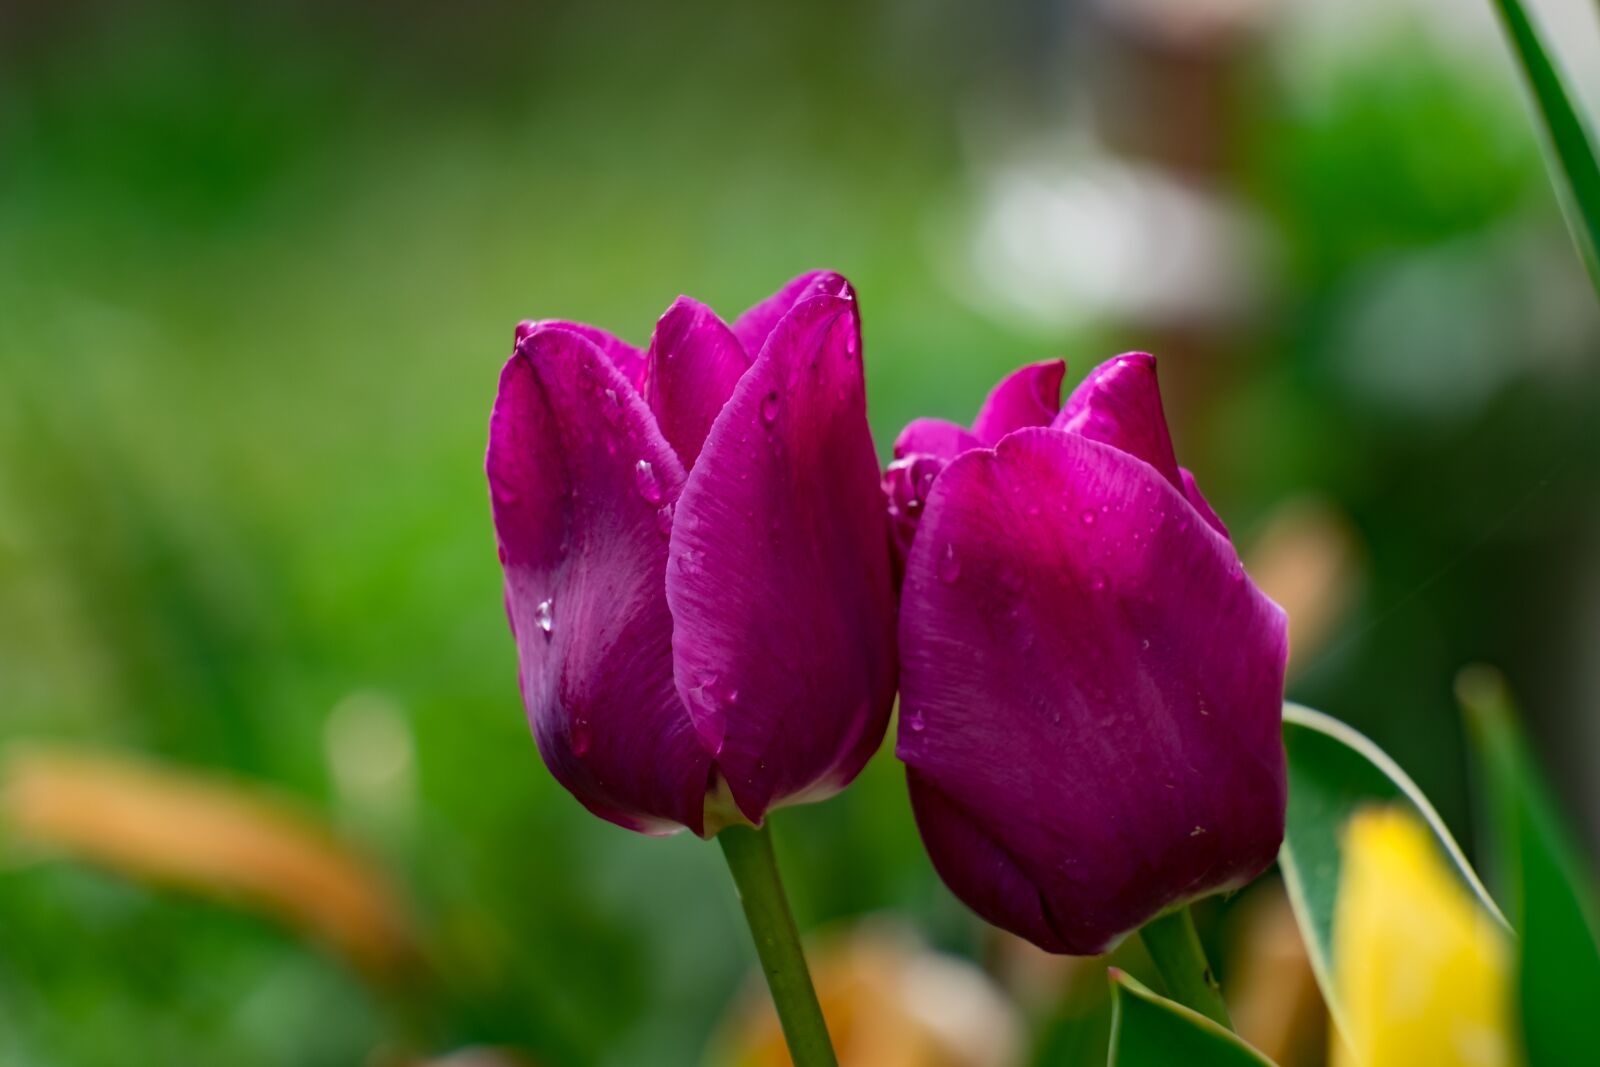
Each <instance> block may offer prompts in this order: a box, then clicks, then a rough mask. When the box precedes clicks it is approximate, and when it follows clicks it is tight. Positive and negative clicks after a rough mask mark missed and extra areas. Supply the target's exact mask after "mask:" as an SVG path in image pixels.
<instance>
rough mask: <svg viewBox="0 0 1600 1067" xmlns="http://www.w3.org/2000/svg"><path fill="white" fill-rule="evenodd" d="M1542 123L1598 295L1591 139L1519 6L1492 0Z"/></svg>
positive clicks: (1597, 170)
mask: <svg viewBox="0 0 1600 1067" xmlns="http://www.w3.org/2000/svg"><path fill="white" fill-rule="evenodd" d="M1495 7H1496V9H1497V10H1498V11H1499V13H1500V21H1501V24H1502V25H1503V26H1504V27H1505V31H1506V36H1507V37H1509V38H1510V39H1511V45H1512V48H1513V49H1514V50H1515V51H1516V54H1517V61H1518V64H1519V65H1520V66H1521V68H1522V74H1523V77H1524V78H1525V79H1526V81H1527V83H1528V89H1529V91H1530V92H1531V93H1532V94H1533V100H1534V104H1535V105H1536V106H1537V107H1538V109H1539V117H1540V119H1541V120H1542V122H1541V125H1542V131H1543V135H1544V136H1543V141H1544V143H1545V152H1546V155H1547V157H1548V160H1547V165H1548V166H1549V168H1550V172H1551V174H1550V177H1551V181H1553V182H1554V183H1555V186H1556V193H1557V196H1558V197H1559V199H1560V200H1561V208H1562V212H1563V213H1564V214H1565V215H1566V217H1567V227H1568V228H1569V229H1570V230H1571V231H1572V238H1573V240H1574V241H1575V242H1576V243H1577V246H1578V255H1579V256H1580V257H1582V259H1583V265H1584V269H1585V270H1587V271H1588V273H1589V280H1590V282H1591V283H1593V285H1594V286H1595V289H1596V292H1597V294H1600V251H1597V250H1600V165H1597V164H1596V162H1595V149H1594V139H1593V137H1591V136H1590V134H1589V129H1588V127H1587V125H1586V123H1585V122H1584V119H1583V117H1582V116H1581V115H1580V114H1579V113H1578V111H1577V109H1576V108H1575V107H1574V106H1573V103H1572V98H1571V97H1570V96H1569V95H1568V93H1567V90H1566V86H1565V84H1564V82H1563V79H1562V76H1561V74H1560V72H1559V71H1558V70H1557V69H1556V66H1555V63H1554V62H1553V61H1552V60H1551V58H1550V53H1549V52H1548V51H1547V50H1546V49H1545V47H1544V43H1543V42H1542V41H1541V39H1540V36H1539V31H1538V30H1537V29H1536V28H1535V27H1534V25H1533V21H1532V20H1531V19H1530V18H1529V17H1528V12H1527V9H1526V8H1524V7H1523V5H1522V2H1521V0H1495Z"/></svg>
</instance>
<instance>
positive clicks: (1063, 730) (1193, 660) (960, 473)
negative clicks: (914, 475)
mask: <svg viewBox="0 0 1600 1067" xmlns="http://www.w3.org/2000/svg"><path fill="white" fill-rule="evenodd" d="M1063 371H1064V367H1063V365H1062V364H1061V363H1059V362H1056V363H1048V364H1039V365H1036V366H1033V367H1026V368H1024V369H1022V370H1021V371H1018V372H1017V373H1015V374H1013V375H1012V376H1011V377H1009V378H1007V379H1006V380H1005V381H1004V382H1002V383H1001V384H1000V386H999V387H998V388H996V390H995V391H994V393H993V394H991V396H990V398H989V400H988V402H987V403H986V404H985V405H984V408H983V411H982V412H981V413H980V414H979V416H978V419H977V420H976V422H974V424H973V426H972V429H971V430H966V429H964V428H962V427H959V426H955V425H953V424H950V423H943V422H938V421H935V420H919V421H917V422H914V423H912V424H911V425H910V426H908V427H907V428H906V430H905V432H904V433H903V434H902V435H901V438H900V441H899V442H898V443H897V445H896V449H895V452H896V455H897V457H899V458H900V461H901V462H904V461H906V460H908V459H912V458H913V457H919V456H920V457H928V459H929V460H930V461H931V462H935V463H938V464H942V469H941V471H940V473H939V474H938V476H937V477H936V478H934V479H933V480H932V482H931V485H930V486H929V487H928V491H927V493H926V494H925V495H924V496H922V497H921V498H920V504H919V508H918V509H916V510H920V517H919V518H918V519H917V521H916V523H915V536H914V539H913V541H912V545H911V551H910V554H909V557H908V558H907V560H906V564H905V568H906V569H905V583H904V588H903V590H902V599H901V615H900V648H901V655H902V664H903V670H902V676H901V718H900V730H899V741H898V745H897V748H896V752H897V754H898V755H899V757H900V759H901V760H903V761H904V762H905V764H906V768H907V778H908V781H909V784H910V790H911V800H912V806H913V808H914V810H915V813H916V817H917V824H918V828H919V829H920V831H921V833H922V838H923V841H924V843H925V844H926V846H927V849H928V852H929V855H930V856H931V858H932V860H933V863H934V866H935V868H936V869H937V870H938V871H939V873H940V875H941V876H942V877H943V878H944V880H945V882H946V883H947V884H948V885H949V886H950V888H951V889H952V890H953V891H954V892H955V894H956V895H957V896H959V897H960V898H961V899H962V900H964V901H965V902H966V903H967V904H968V905H969V906H971V907H972V908H973V909H974V910H975V911H977V912H978V913H979V914H980V915H982V916H983V917H984V918H986V919H988V920H989V921H991V922H993V923H995V924H996V925H998V926H1001V927H1003V928H1005V929H1007V930H1010V931H1012V932H1014V933H1016V934H1019V935H1021V936H1023V937H1026V938H1027V939H1029V940H1031V941H1033V942H1034V943H1035V944H1037V945H1039V946H1041V947H1042V948H1045V949H1048V950H1051V951H1054V952H1068V953H1074V954H1084V955H1087V954H1094V953H1099V952H1102V951H1105V950H1107V949H1108V948H1110V947H1111V946H1113V945H1115V944H1116V943H1117V941H1119V940H1120V939H1121V938H1122V937H1123V936H1125V935H1126V934H1127V933H1129V932H1131V931H1133V930H1135V929H1137V928H1138V927H1140V926H1141V925H1143V924H1144V923H1145V922H1147V921H1148V920H1150V919H1152V918H1154V917H1155V916H1156V915H1158V914H1160V913H1161V912H1163V911H1166V910H1167V909H1169V908H1171V907H1173V906H1175V905H1179V904H1183V903H1186V902H1188V901H1189V900H1192V899H1194V898H1196V897H1199V896H1203V895H1205V894H1208V893H1212V892H1215V891H1218V890H1222V889H1227V888H1231V887H1235V886H1238V885H1241V884H1243V883H1244V882H1246V881H1248V880H1249V879H1251V878H1253V877H1254V876H1255V875H1257V874H1259V873H1260V872H1261V871H1262V870H1263V869H1265V868H1266V867H1267V866H1268V865H1269V864H1271V863H1272V861H1273V858H1274V856H1275V855H1276V853H1277V848H1278V844H1279V842H1280V840H1281V839H1282V835H1283V819H1284V804H1285V777H1284V773H1285V772H1284V754H1283V742H1282V739H1281V736H1280V733H1279V721H1280V716H1281V703H1282V695H1283V673H1284V661H1285V656H1286V647H1287V644H1286V630H1287V626H1286V622H1285V619H1284V615H1283V613H1282V611H1280V610H1279V609H1278V607H1277V606H1276V605H1275V604H1273V603H1272V602H1271V601H1270V600H1268V599H1267V598H1266V597H1265V596H1264V595H1262V593H1261V592H1260V591H1259V590H1258V589H1257V588H1256V587H1255V586H1254V585H1253V584H1252V583H1251V582H1250V580H1249V578H1248V577H1247V576H1246V575H1245V572H1244V568H1243V567H1242V565H1241V564H1240V563H1239V559H1238V556H1237V554H1236V553H1235V552H1234V550H1233V546H1232V545H1231V544H1230V543H1229V541H1228V537H1227V531H1226V529H1225V528H1224V527H1223V525H1222V523H1221V521H1220V520H1219V519H1217V517H1216V515H1215V513H1214V512H1213V511H1212V510H1211V508H1210V507H1209V506H1208V505H1207V504H1206V502H1205V500H1204V498H1203V497H1201V495H1200V493H1199V490H1198V489H1197V488H1196V487H1195V484H1194V479H1193V478H1192V477H1191V476H1190V475H1189V473H1188V472H1187V471H1185V470H1182V469H1181V468H1179V466H1178V464H1177V460H1176V458H1175V457H1174V455H1173V450H1172V442H1171V439H1170V437H1169V436H1168V433H1167V426H1166V420H1165V417H1164V416H1163V414H1162V410H1161V399H1160V394H1159V392H1158V391H1157V387H1156V377H1155V361H1154V359H1152V358H1151V357H1150V356H1148V355H1144V354H1142V353H1138V354H1131V355H1125V356H1119V357H1117V358H1116V359H1113V360H1111V361H1110V362H1108V363H1106V364H1104V365H1102V366H1101V367H1099V368H1098V369H1097V370H1095V371H1094V372H1093V373H1091V374H1090V375H1089V377H1088V379H1087V380H1086V381H1085V382H1084V383H1083V385H1082V386H1080V387H1079V388H1078V389H1077V390H1076V391H1075V392H1074V393H1073V394H1072V396H1071V398H1070V399H1069V400H1068V402H1067V404H1066V405H1065V407H1060V406H1059V404H1058V401H1057V397H1058V396H1059V386H1060V382H1061V377H1062V374H1063ZM1058 407H1059V410H1058ZM912 510H913V509H911V508H908V507H906V506H905V505H904V504H901V505H900V506H899V516H900V517H904V516H906V515H907V514H909V513H910V512H911V511H912Z"/></svg>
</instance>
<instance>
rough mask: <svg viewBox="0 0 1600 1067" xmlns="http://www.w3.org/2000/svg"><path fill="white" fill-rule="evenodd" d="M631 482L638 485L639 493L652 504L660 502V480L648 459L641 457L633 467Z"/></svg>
mask: <svg viewBox="0 0 1600 1067" xmlns="http://www.w3.org/2000/svg"><path fill="white" fill-rule="evenodd" d="M633 482H634V484H635V485H636V486H638V487H639V495H640V496H642V497H644V498H645V499H646V500H648V501H649V502H650V503H652V504H659V503H661V482H660V481H658V480H657V479H656V469H655V468H654V467H652V466H650V461H649V460H647V459H641V460H640V461H639V462H638V463H637V464H636V465H635V466H634V468H633Z"/></svg>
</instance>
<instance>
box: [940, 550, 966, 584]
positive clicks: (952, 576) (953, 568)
mask: <svg viewBox="0 0 1600 1067" xmlns="http://www.w3.org/2000/svg"><path fill="white" fill-rule="evenodd" d="M934 569H935V570H936V571H937V572H938V575H939V580H940V581H941V582H943V583H945V584H946V585H950V584H951V583H953V582H954V581H955V580H956V579H957V578H960V577H961V561H960V560H959V559H957V558H956V546H955V544H954V543H953V542H952V543H949V544H946V545H945V546H944V553H943V554H942V555H940V557H939V562H938V563H937V564H936V565H935V568H934Z"/></svg>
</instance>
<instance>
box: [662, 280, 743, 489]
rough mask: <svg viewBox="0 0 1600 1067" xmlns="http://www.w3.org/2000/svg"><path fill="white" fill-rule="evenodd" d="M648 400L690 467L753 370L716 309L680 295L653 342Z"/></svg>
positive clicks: (679, 453)
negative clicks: (724, 408)
mask: <svg viewBox="0 0 1600 1067" xmlns="http://www.w3.org/2000/svg"><path fill="white" fill-rule="evenodd" d="M648 365H649V370H648V371H647V372H646V374H645V388H644V395H645V399H646V400H647V401H648V402H649V404H650V410H651V411H653V412H655V416H656V422H657V423H659V424H660V426H661V432H662V434H664V435H665V436H666V438H667V441H668V442H669V443H670V444H671V445H672V447H673V448H674V449H676V450H677V453H678V458H679V459H681V460H682V461H683V465H684V467H685V468H689V467H693V466H694V461H695V458H696V457H698V456H699V455H700V446H701V445H702V444H704V443H705V439H706V434H707V433H709V432H710V430H711V423H712V421H713V420H714V419H716V417H717V412H719V411H721V410H722V405H723V404H725V403H727V401H728V397H730V396H732V395H733V387H734V386H735V385H737V384H738V383H739V378H740V377H741V376H742V375H743V374H744V372H745V371H746V370H747V369H748V368H749V366H750V357H749V356H747V355H746V354H745V350H744V346H743V345H741V344H740V343H739V339H738V338H737V337H735V336H734V335H733V331H732V330H730V329H728V325H727V323H725V322H723V321H722V319H721V318H720V317H719V316H718V315H717V313H716V312H715V311H712V310H711V309H710V308H708V307H706V306H705V305H704V304H702V303H700V302H699V301H698V300H691V299H690V298H689V297H686V296H680V297H679V298H678V299H677V301H676V302H674V303H673V305H672V306H671V307H670V308H668V309H667V312H666V314H665V315H662V316H661V321H660V322H658V323H656V332H655V335H654V336H653V337H652V338H651V339H650V355H649V357H648Z"/></svg>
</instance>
